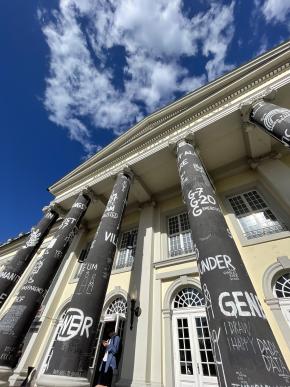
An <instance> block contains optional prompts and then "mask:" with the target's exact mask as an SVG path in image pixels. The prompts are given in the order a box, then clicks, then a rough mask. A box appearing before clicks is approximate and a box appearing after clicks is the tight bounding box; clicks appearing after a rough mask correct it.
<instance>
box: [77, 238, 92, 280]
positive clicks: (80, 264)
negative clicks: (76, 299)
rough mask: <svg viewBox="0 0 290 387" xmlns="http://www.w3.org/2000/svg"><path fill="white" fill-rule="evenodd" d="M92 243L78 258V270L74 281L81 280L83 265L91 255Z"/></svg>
mask: <svg viewBox="0 0 290 387" xmlns="http://www.w3.org/2000/svg"><path fill="white" fill-rule="evenodd" d="M91 244H92V241H90V242H89V243H88V244H87V245H86V247H85V248H84V249H82V251H81V253H80V256H79V258H78V263H79V264H78V268H77V271H76V273H75V276H74V280H76V279H79V278H80V276H81V273H82V268H83V263H84V261H85V260H86V259H87V256H88V254H89V251H90V248H91Z"/></svg>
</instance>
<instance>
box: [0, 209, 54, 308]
mask: <svg viewBox="0 0 290 387" xmlns="http://www.w3.org/2000/svg"><path fill="white" fill-rule="evenodd" d="M57 218H58V214H57V213H56V212H55V211H54V210H53V209H51V208H49V207H48V208H46V210H45V215H44V217H43V218H42V219H41V220H40V222H39V223H38V224H37V226H35V227H33V228H32V229H31V232H30V234H29V235H28V237H27V239H26V241H25V243H24V245H23V246H22V247H21V248H20V250H18V251H17V253H16V254H15V256H14V257H13V258H12V259H11V261H10V262H9V263H8V264H7V265H4V267H2V268H1V270H0V308H1V307H2V305H3V304H4V302H5V300H6V298H7V297H8V296H9V294H10V293H11V291H12V289H13V288H14V286H15V285H16V282H17V281H18V279H19V278H20V276H21V274H22V273H23V272H24V270H25V269H26V268H27V266H28V264H29V263H30V261H31V259H32V257H33V256H34V254H35V253H36V251H37V250H38V248H39V246H40V245H41V243H42V241H43V239H44V238H45V237H46V235H47V234H48V232H49V230H50V229H51V227H52V226H53V225H54V223H55V221H56V220H57Z"/></svg>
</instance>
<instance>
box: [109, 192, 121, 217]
mask: <svg viewBox="0 0 290 387" xmlns="http://www.w3.org/2000/svg"><path fill="white" fill-rule="evenodd" d="M117 198H118V194H116V193H114V192H112V194H111V196H110V199H109V201H108V203H107V207H106V212H107V211H108V212H110V211H115V205H116V203H115V202H116V200H117Z"/></svg>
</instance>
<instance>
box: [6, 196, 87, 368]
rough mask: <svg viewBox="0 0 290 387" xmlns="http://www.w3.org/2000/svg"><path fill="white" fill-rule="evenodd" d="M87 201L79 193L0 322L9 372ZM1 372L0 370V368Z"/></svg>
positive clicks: (73, 234)
mask: <svg viewBox="0 0 290 387" xmlns="http://www.w3.org/2000/svg"><path fill="white" fill-rule="evenodd" d="M89 203H90V198H89V197H88V196H87V195H86V194H84V193H81V194H80V195H79V197H78V198H77V200H76V201H75V203H74V204H73V206H72V208H71V209H70V211H69V213H68V214H67V216H66V217H65V218H64V220H63V222H62V223H61V225H60V226H59V228H58V230H57V232H56V233H55V235H54V236H53V239H52V240H51V241H50V243H49V245H48V246H47V248H46V250H45V252H44V254H43V255H42V256H41V257H40V258H39V259H38V260H37V261H36V263H35V265H34V267H33V269H32V271H31V273H30V276H29V277H28V279H27V281H26V282H25V284H24V285H23V287H22V288H21V289H20V291H19V293H18V295H17V297H16V300H15V301H14V303H13V304H12V306H11V307H10V308H9V309H8V311H7V313H6V314H5V315H4V316H3V317H2V318H1V320H0V366H2V367H10V368H13V367H14V366H15V365H16V363H17V360H18V359H17V353H18V350H19V347H20V346H21V343H22V342H23V339H24V337H25V335H26V333H27V331H28V330H29V327H30V324H31V323H32V321H33V319H34V317H35V315H36V313H37V311H38V309H39V307H40V305H41V302H42V300H43V298H44V296H45V294H46V291H47V290H48V288H49V285H50V283H51V281H52V280H53V277H54V275H55V273H56V272H57V269H58V267H59V265H60V263H61V261H62V258H63V257H64V255H65V253H66V252H67V250H68V248H69V246H70V244H71V242H72V240H73V238H74V236H75V235H76V233H77V232H78V229H79V225H80V222H81V220H82V217H83V216H84V214H85V212H86V210H87V207H88V205H89ZM0 368H1V367H0Z"/></svg>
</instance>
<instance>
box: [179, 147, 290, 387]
mask: <svg viewBox="0 0 290 387" xmlns="http://www.w3.org/2000/svg"><path fill="white" fill-rule="evenodd" d="M177 158H178V169H179V174H180V179H181V186H182V193H183V197H184V200H185V203H186V205H187V209H188V215H189V222H190V227H191V231H192V238H193V243H194V248H195V253H196V256H197V261H198V268H199V273H200V280H201V285H202V291H203V294H204V298H205V306H206V314H207V319H208V324H209V329H210V333H211V340H212V347H213V352H214V356H215V361H216V366H217V374H218V379H219V386H220V387H226V386H227V387H230V386H231V387H232V386H234V387H240V386H241V387H242V386H243V387H245V386H263V387H265V386H268V387H270V386H271V387H274V386H275V387H277V386H280V387H282V386H283V387H286V386H288V385H289V381H290V378H289V371H288V369H287V366H286V364H285V361H284V359H283V356H282V354H281V352H280V349H279V347H278V345H277V343H276V341H275V338H274V336H273V333H272V331H271V329H270V326H269V324H268V322H267V320H266V317H265V315H264V312H263V310H262V307H261V305H260V303H259V301H258V298H257V296H256V293H255V290H254V288H253V285H252V283H251V281H250V279H249V276H248V274H247V271H246V269H245V266H244V264H243V261H242V258H241V256H240V254H239V251H238V249H237V247H236V245H235V242H234V240H233V238H232V236H231V233H230V231H229V229H228V227H227V224H226V221H225V219H224V216H223V214H222V212H221V210H220V207H219V205H218V203H217V197H216V195H215V193H214V191H213V188H212V186H211V184H210V181H209V179H208V177H207V175H206V173H205V171H204V168H203V166H202V163H201V161H200V159H199V157H198V155H197V154H196V152H195V150H194V148H193V146H192V145H190V144H188V143H186V142H185V141H181V142H179V143H178V146H177Z"/></svg>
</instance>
